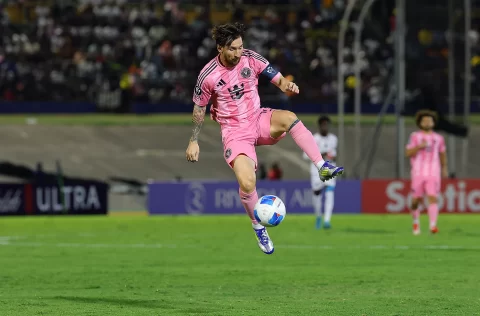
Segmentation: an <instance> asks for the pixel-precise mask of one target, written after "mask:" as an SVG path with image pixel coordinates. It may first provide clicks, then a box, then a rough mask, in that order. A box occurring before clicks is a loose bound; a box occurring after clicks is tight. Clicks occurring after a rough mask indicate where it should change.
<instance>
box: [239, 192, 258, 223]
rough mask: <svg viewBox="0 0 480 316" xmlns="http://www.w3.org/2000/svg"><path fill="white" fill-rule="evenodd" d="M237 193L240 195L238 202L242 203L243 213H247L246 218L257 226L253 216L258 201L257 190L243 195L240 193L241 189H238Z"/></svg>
mask: <svg viewBox="0 0 480 316" xmlns="http://www.w3.org/2000/svg"><path fill="white" fill-rule="evenodd" d="M238 193H239V194H240V201H241V202H242V205H243V207H244V208H245V211H247V214H248V216H249V217H250V219H251V220H252V224H258V222H257V220H256V219H255V216H254V215H253V210H254V208H255V204H257V201H258V194H257V190H256V189H255V190H254V191H253V192H251V193H245V192H243V191H242V189H238Z"/></svg>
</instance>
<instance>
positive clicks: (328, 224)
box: [323, 222, 332, 229]
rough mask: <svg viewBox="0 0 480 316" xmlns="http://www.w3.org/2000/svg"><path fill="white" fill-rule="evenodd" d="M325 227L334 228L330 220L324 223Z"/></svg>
mask: <svg viewBox="0 0 480 316" xmlns="http://www.w3.org/2000/svg"><path fill="white" fill-rule="evenodd" d="M323 228H325V229H330V228H332V225H330V222H325V223H323Z"/></svg>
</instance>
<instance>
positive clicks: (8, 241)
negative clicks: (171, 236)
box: [0, 236, 480, 250]
mask: <svg viewBox="0 0 480 316" xmlns="http://www.w3.org/2000/svg"><path fill="white" fill-rule="evenodd" d="M12 237H14V238H5V237H0V247H2V246H10V247H12V246H13V247H34V248H38V247H54V248H102V249H105V248H112V249H115V248H125V249H128V248H130V249H133V248H136V249H138V248H144V249H161V248H168V249H177V248H205V247H198V246H196V245H191V246H188V245H176V244H144V243H137V244H108V243H45V242H19V241H12V240H17V239H18V238H16V237H15V236H12ZM276 248H279V249H297V250H307V249H310V250H354V249H364V250H480V246H461V245H410V246H407V245H396V246H394V245H365V246H352V247H349V246H330V245H277V246H276Z"/></svg>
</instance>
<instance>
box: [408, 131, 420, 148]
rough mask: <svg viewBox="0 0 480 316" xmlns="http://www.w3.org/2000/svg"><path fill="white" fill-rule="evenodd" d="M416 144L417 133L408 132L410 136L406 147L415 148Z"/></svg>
mask: <svg viewBox="0 0 480 316" xmlns="http://www.w3.org/2000/svg"><path fill="white" fill-rule="evenodd" d="M416 146H418V141H417V134H415V133H412V134H410V138H409V140H408V144H407V149H412V148H415V147H416Z"/></svg>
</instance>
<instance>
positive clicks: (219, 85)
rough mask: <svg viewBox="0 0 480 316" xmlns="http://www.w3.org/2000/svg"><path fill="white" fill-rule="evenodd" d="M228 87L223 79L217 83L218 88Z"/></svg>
mask: <svg viewBox="0 0 480 316" xmlns="http://www.w3.org/2000/svg"><path fill="white" fill-rule="evenodd" d="M224 85H226V83H225V81H223V79H220V81H219V82H218V83H217V85H216V87H217V88H220V87H222V86H224Z"/></svg>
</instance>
